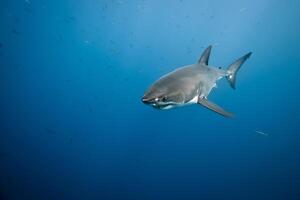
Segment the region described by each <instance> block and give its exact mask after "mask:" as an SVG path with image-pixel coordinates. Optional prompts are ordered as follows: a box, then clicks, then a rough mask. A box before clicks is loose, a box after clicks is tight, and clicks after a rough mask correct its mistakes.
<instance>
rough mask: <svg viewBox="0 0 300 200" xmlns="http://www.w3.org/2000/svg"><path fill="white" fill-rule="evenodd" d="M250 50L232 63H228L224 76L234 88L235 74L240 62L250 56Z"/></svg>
mask: <svg viewBox="0 0 300 200" xmlns="http://www.w3.org/2000/svg"><path fill="white" fill-rule="evenodd" d="M251 54H252V52H249V53H247V54H246V55H244V56H243V57H241V58H239V59H238V60H236V61H235V62H234V63H232V64H231V65H229V67H228V68H227V71H226V78H227V80H228V81H229V84H230V86H231V87H232V88H233V89H235V81H236V74H237V72H238V71H239V69H240V68H241V66H242V64H243V63H244V62H245V61H246V60H247V59H248V58H249V57H250V56H251Z"/></svg>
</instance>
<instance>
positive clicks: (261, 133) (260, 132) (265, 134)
mask: <svg viewBox="0 0 300 200" xmlns="http://www.w3.org/2000/svg"><path fill="white" fill-rule="evenodd" d="M255 132H256V133H258V134H260V135H264V136H268V135H269V134H268V133H264V132H262V131H255Z"/></svg>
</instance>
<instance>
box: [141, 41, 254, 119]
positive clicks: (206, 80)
mask: <svg viewBox="0 0 300 200" xmlns="http://www.w3.org/2000/svg"><path fill="white" fill-rule="evenodd" d="M211 48H212V46H209V47H207V48H206V50H205V51H204V52H203V54H202V55H201V57H200V59H199V61H198V63H196V64H192V65H187V66H183V67H180V68H178V69H177V70H175V71H172V72H170V73H168V74H166V75H164V76H162V77H161V78H160V79H158V80H157V81H156V82H154V84H153V85H152V86H151V87H150V88H149V89H148V90H147V91H146V92H145V94H144V96H143V97H142V102H143V103H145V104H148V105H150V106H153V107H154V108H156V109H161V110H164V109H170V108H175V107H179V106H184V105H189V104H199V105H202V106H204V107H206V108H208V109H210V110H213V111H215V112H217V113H218V114H221V115H223V116H225V117H232V116H233V114H232V113H230V112H228V111H226V110H224V109H223V108H221V107H220V106H218V105H216V104H214V103H213V102H210V101H209V100H208V99H207V97H208V95H209V93H210V92H211V91H212V89H213V88H214V87H216V82H217V81H218V80H219V79H221V78H223V77H226V79H227V80H228V81H229V84H230V86H231V87H232V88H233V89H235V82H236V74H237V72H238V70H239V69H240V67H241V66H242V64H243V63H244V62H245V61H246V60H247V59H248V58H249V57H250V55H251V54H252V53H251V52H249V53H247V54H246V55H244V56H243V57H241V58H240V59H238V60H236V61H235V62H233V63H232V64H231V65H229V67H228V68H227V69H226V70H223V69H221V68H215V67H212V66H209V65H208V60H209V56H210V52H211Z"/></svg>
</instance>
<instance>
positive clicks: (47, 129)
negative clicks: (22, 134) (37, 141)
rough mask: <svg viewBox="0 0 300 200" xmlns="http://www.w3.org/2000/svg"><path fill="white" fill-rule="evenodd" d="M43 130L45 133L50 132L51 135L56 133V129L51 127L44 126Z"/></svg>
mask: <svg viewBox="0 0 300 200" xmlns="http://www.w3.org/2000/svg"><path fill="white" fill-rule="evenodd" d="M45 131H46V133H48V134H51V135H56V134H57V133H56V131H54V130H53V129H51V128H45Z"/></svg>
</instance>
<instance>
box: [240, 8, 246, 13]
mask: <svg viewBox="0 0 300 200" xmlns="http://www.w3.org/2000/svg"><path fill="white" fill-rule="evenodd" d="M246 10H247V8H241V9H240V10H239V11H240V12H244V11H246Z"/></svg>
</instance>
